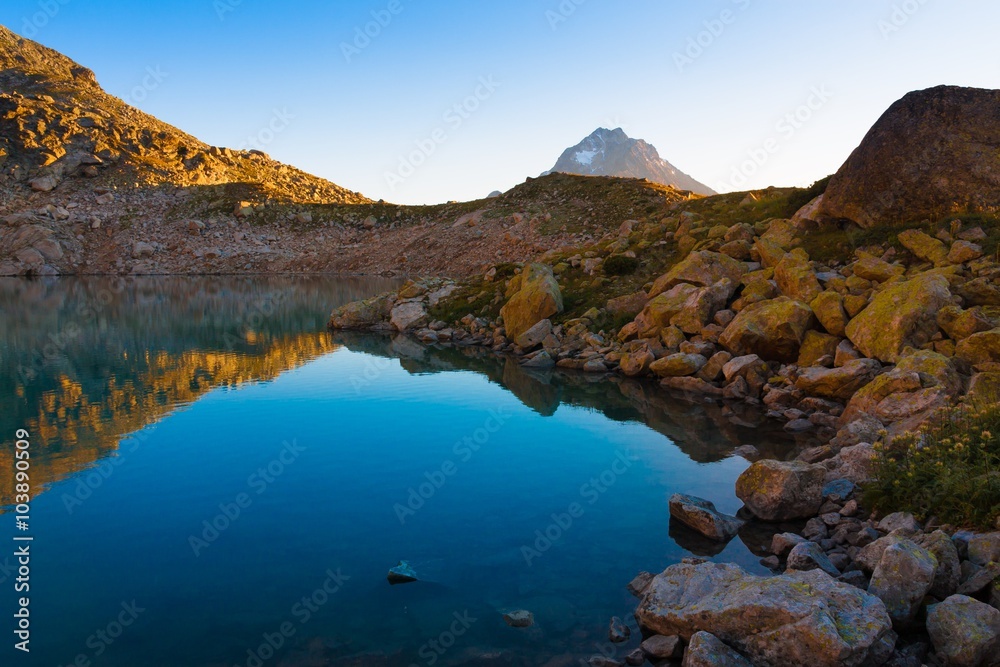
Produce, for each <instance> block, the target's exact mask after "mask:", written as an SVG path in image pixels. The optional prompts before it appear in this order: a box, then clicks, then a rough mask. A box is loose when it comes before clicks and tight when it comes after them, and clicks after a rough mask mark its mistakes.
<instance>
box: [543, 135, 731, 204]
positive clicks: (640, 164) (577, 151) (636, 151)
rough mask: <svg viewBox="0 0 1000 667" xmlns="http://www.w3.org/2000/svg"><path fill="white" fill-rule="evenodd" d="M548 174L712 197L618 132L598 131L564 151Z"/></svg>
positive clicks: (640, 143) (649, 148)
mask: <svg viewBox="0 0 1000 667" xmlns="http://www.w3.org/2000/svg"><path fill="white" fill-rule="evenodd" d="M552 171H553V172H560V173H564V174H581V175H584V176H620V177H625V178H646V179H649V180H650V181H653V182H654V183H660V184H662V185H669V186H670V187H672V188H676V189H678V190H687V191H690V192H693V193H695V194H699V195H714V194H715V191H714V190H712V189H711V188H710V187H708V186H707V185H704V184H703V183H699V182H698V181H696V180H694V179H693V178H691V177H690V176H688V175H687V174H685V173H684V172H682V171H680V170H679V169H677V167H675V166H673V165H672V164H670V163H669V162H667V161H666V160H664V159H663V158H661V157H660V154H659V153H658V152H657V151H656V148H655V147H653V146H652V145H650V144H648V143H646V142H645V141H643V140H642V139H632V138H630V137H629V136H628V135H626V134H625V132H624V130H622V129H621V128H618V129H615V130H608V129H605V128H603V127H602V128H598V129H597V130H595V131H594V132H593V134H591V135H590V136H588V137H587V138H585V139H584V140H583V141H581V142H580V143H578V144H577V145H576V146H573V147H572V148H567V149H566V151H565V152H563V154H562V155H561V156H560V157H559V161H558V162H556V165H555V166H554V167H552Z"/></svg>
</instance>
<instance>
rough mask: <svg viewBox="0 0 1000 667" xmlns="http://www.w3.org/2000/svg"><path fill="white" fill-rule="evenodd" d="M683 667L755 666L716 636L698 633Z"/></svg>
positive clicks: (690, 645)
mask: <svg viewBox="0 0 1000 667" xmlns="http://www.w3.org/2000/svg"><path fill="white" fill-rule="evenodd" d="M681 667H753V665H752V664H751V662H750V661H749V660H747V659H746V658H744V657H743V656H742V655H740V654H739V653H737V652H736V651H735V650H733V649H731V648H730V647H728V646H726V645H725V644H724V643H723V642H722V640H720V639H719V638H718V637H716V636H715V635H713V634H710V633H708V632H698V633H695V635H694V636H693V637H691V643H690V644H689V645H688V648H687V651H686V652H685V653H684V662H682V663H681Z"/></svg>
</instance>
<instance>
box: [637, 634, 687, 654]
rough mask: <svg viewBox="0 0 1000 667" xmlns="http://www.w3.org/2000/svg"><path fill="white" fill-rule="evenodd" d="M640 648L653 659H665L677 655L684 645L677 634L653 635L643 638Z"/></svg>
mask: <svg viewBox="0 0 1000 667" xmlns="http://www.w3.org/2000/svg"><path fill="white" fill-rule="evenodd" d="M640 648H641V649H642V652H643V653H645V654H646V655H647V656H649V657H650V658H651V659H653V660H666V659H668V658H676V657H679V656H680V654H681V652H682V651H683V650H684V645H683V643H681V638H680V637H678V636H677V635H653V636H652V637H650V638H649V639H645V640H643V642H642V644H641V646H640Z"/></svg>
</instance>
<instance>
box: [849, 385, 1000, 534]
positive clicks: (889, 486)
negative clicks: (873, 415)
mask: <svg viewBox="0 0 1000 667" xmlns="http://www.w3.org/2000/svg"><path fill="white" fill-rule="evenodd" d="M997 398H998V396H997V395H996V394H992V395H990V396H983V397H981V398H979V399H977V400H975V401H974V402H972V403H970V404H961V405H958V406H956V407H953V408H948V409H945V410H943V411H941V412H940V413H939V414H938V415H937V416H936V417H935V418H934V419H933V420H932V421H931V422H929V423H928V424H926V425H925V426H922V427H921V428H920V430H919V431H917V432H913V433H906V434H904V435H901V436H897V437H895V438H892V439H887V440H885V441H883V442H880V443H877V444H876V448H877V449H878V457H877V459H876V469H875V481H873V482H871V483H870V484H868V485H867V486H866V488H865V500H866V502H867V503H868V504H869V505H870V506H871V507H873V508H875V509H877V510H878V511H880V512H883V513H889V512H897V511H905V512H912V513H913V515H914V516H916V517H918V518H920V519H927V518H929V517H931V516H934V517H937V520H938V521H940V522H944V523H952V524H955V525H958V526H964V527H968V528H977V529H982V530H990V529H995V527H996V521H997V517H998V516H1000V403H998V401H997Z"/></svg>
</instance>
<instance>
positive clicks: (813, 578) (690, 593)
mask: <svg viewBox="0 0 1000 667" xmlns="http://www.w3.org/2000/svg"><path fill="white" fill-rule="evenodd" d="M636 618H637V619H638V621H639V624H640V626H641V627H642V628H643V629H644V631H646V632H652V633H657V634H662V635H678V636H680V637H681V638H682V639H687V640H689V641H690V640H691V639H692V638H693V636H694V635H695V634H696V633H698V632H701V631H711V632H712V634H714V635H715V636H716V637H718V638H719V639H720V640H722V641H723V642H725V643H726V644H728V645H729V646H730V647H732V648H734V649H736V650H737V651H739V652H740V653H742V654H743V655H745V656H746V657H747V658H748V659H749V660H750V661H751V662H752V663H753V664H754V665H758V666H760V667H785V666H786V665H810V667H834V666H837V667H841V666H844V665H846V666H848V667H861V666H862V665H879V664H882V663H883V662H885V661H886V660H887V659H888V658H889V656H890V655H891V654H892V650H893V647H894V646H895V640H896V636H895V633H894V632H893V631H892V627H891V621H890V619H889V615H888V613H887V612H886V609H885V605H884V604H883V603H882V601H881V600H879V599H878V598H876V597H874V596H871V595H869V594H867V593H866V592H864V591H862V590H859V589H857V588H855V587H853V586H849V585H847V584H844V583H841V582H837V581H835V580H833V579H831V578H830V576H829V575H827V574H825V573H824V572H822V571H820V570H813V571H811V572H790V573H785V574H783V575H779V576H774V577H756V576H753V575H749V574H747V573H746V572H744V571H743V570H742V569H741V568H739V567H738V566H736V565H732V564H725V563H701V564H687V563H681V564H679V565H674V566H672V567H669V568H667V569H666V570H665V571H664V572H663V573H661V574H660V575H658V576H657V577H656V578H655V579H654V580H653V583H652V584H651V585H650V587H649V589H648V590H647V591H646V594H645V595H644V596H643V599H642V602H641V603H640V605H639V608H638V610H637V611H636Z"/></svg>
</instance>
